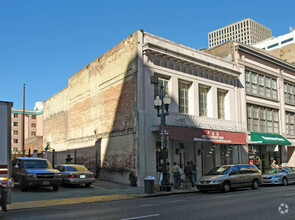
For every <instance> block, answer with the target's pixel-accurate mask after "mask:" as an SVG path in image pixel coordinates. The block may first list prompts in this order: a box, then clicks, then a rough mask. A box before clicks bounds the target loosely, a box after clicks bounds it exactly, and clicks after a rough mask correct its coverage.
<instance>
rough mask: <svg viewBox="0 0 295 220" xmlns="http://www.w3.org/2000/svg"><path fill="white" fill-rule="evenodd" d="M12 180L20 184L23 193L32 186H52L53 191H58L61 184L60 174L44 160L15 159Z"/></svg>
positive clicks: (30, 158)
mask: <svg viewBox="0 0 295 220" xmlns="http://www.w3.org/2000/svg"><path fill="white" fill-rule="evenodd" d="M12 178H13V179H14V181H15V182H19V185H20V188H21V191H26V190H27V189H28V188H29V187H30V186H52V187H53V190H58V186H59V185H60V183H61V174H60V172H59V171H58V170H56V169H53V167H52V165H51V163H50V162H49V161H48V160H47V159H43V158H33V157H17V158H15V159H14V160H13V161H12Z"/></svg>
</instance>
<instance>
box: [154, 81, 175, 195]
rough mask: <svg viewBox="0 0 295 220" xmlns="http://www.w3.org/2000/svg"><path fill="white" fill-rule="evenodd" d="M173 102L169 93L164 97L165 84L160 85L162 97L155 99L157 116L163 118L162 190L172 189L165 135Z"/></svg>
mask: <svg viewBox="0 0 295 220" xmlns="http://www.w3.org/2000/svg"><path fill="white" fill-rule="evenodd" d="M170 103H171V98H170V97H168V96H167V95H166V96H165V97H164V85H163V83H161V85H160V97H159V96H157V97H156V99H155V100H154V106H155V109H157V116H158V117H160V118H161V150H162V152H163V154H162V155H163V171H162V174H163V179H162V181H161V187H160V190H161V191H170V190H171V187H170V185H169V181H168V171H167V165H166V158H167V141H166V137H165V135H166V134H165V125H166V116H167V115H169V111H168V109H169V105H170Z"/></svg>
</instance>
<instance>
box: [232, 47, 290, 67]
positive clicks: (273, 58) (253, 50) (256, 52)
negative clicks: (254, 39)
mask: <svg viewBox="0 0 295 220" xmlns="http://www.w3.org/2000/svg"><path fill="white" fill-rule="evenodd" d="M236 43H237V45H235V48H236V49H237V50H240V51H243V52H246V53H248V54H251V55H253V56H255V57H258V58H261V57H263V58H264V59H265V60H267V61H269V62H271V63H274V64H276V65H278V66H281V67H283V68H286V69H288V70H291V71H294V72H295V65H293V64H291V63H289V62H287V61H284V60H282V59H280V58H278V57H276V56H273V55H271V54H269V53H267V52H264V51H263V50H260V49H258V48H255V47H252V46H249V45H245V44H242V43H238V42H236Z"/></svg>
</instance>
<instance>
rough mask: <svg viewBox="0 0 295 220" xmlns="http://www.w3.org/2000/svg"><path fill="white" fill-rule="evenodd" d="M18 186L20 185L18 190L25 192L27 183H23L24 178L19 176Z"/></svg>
mask: <svg viewBox="0 0 295 220" xmlns="http://www.w3.org/2000/svg"><path fill="white" fill-rule="evenodd" d="M19 186H20V190H21V191H22V192H25V191H27V190H28V185H27V184H26V183H25V181H24V179H23V178H21V179H20V181H19Z"/></svg>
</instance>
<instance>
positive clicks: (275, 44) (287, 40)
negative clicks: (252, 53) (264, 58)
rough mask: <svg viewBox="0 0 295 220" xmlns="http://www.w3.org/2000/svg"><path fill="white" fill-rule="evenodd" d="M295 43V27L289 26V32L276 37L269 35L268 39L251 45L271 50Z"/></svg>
mask: <svg viewBox="0 0 295 220" xmlns="http://www.w3.org/2000/svg"><path fill="white" fill-rule="evenodd" d="M294 43H295V29H293V28H290V33H288V34H284V35H282V36H278V37H271V38H269V39H266V40H263V41H260V42H258V43H256V44H253V45H252V46H253V47H257V48H260V49H264V50H266V51H273V50H277V49H279V48H283V47H285V46H288V45H290V44H294Z"/></svg>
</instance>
